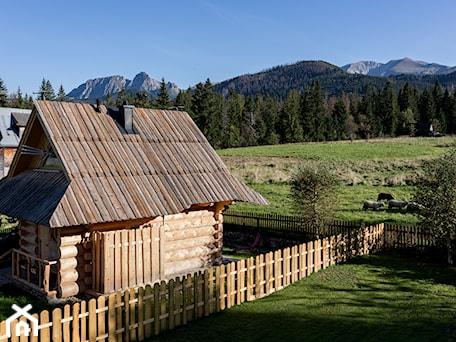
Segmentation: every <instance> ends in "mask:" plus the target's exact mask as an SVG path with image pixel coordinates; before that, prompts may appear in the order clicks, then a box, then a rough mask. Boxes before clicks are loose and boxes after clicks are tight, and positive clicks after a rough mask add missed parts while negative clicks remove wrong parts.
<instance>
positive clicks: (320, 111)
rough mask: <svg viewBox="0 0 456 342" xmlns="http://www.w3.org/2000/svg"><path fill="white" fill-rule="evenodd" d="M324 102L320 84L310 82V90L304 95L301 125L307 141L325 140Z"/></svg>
mask: <svg viewBox="0 0 456 342" xmlns="http://www.w3.org/2000/svg"><path fill="white" fill-rule="evenodd" d="M325 113H326V108H325V101H324V99H323V94H322V92H321V86H320V82H318V81H314V80H313V81H312V84H311V86H310V89H308V90H306V92H305V94H304V105H303V110H302V119H301V121H302V125H303V128H304V136H305V139H306V140H307V141H324V140H325V123H326V122H327V120H326V117H325Z"/></svg>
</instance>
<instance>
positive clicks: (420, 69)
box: [342, 57, 456, 76]
mask: <svg viewBox="0 0 456 342" xmlns="http://www.w3.org/2000/svg"><path fill="white" fill-rule="evenodd" d="M342 69H343V70H345V71H346V72H348V73H350V74H362V75H370V76H392V75H401V74H411V75H418V76H424V75H442V74H451V73H452V72H455V71H456V67H449V66H446V65H441V64H437V63H427V62H422V61H415V60H413V59H410V58H407V57H405V58H402V59H397V60H392V61H389V62H388V63H384V64H383V63H378V62H373V61H363V62H357V63H352V64H347V65H344V66H342Z"/></svg>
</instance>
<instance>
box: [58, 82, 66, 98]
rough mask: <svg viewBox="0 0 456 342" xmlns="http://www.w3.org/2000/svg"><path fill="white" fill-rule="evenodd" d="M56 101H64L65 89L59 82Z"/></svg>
mask: <svg viewBox="0 0 456 342" xmlns="http://www.w3.org/2000/svg"><path fill="white" fill-rule="evenodd" d="M57 101H61V102H65V101H66V94H65V89H63V85H62V84H61V85H60V87H59V91H58V93H57Z"/></svg>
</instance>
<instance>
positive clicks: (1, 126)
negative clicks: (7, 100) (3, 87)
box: [0, 107, 32, 147]
mask: <svg viewBox="0 0 456 342" xmlns="http://www.w3.org/2000/svg"><path fill="white" fill-rule="evenodd" d="M31 112H32V111H31V110H30V109H19V108H7V107H0V147H17V146H18V145H19V141H20V137H19V135H18V134H16V133H17V131H14V130H13V127H12V126H11V119H12V117H13V115H17V116H18V117H19V116H20V118H21V124H22V123H24V122H25V124H26V123H27V120H28V118H29V117H30V113H31ZM25 124H23V125H22V126H25Z"/></svg>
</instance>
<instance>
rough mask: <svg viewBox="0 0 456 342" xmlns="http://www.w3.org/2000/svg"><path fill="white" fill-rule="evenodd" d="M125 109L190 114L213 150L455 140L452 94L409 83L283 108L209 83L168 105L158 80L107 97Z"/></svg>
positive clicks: (16, 97) (18, 102) (302, 97)
mask: <svg viewBox="0 0 456 342" xmlns="http://www.w3.org/2000/svg"><path fill="white" fill-rule="evenodd" d="M38 98H39V99H47V100H55V101H66V100H67V99H66V97H65V91H64V89H63V87H62V86H60V88H59V90H58V92H57V94H56V93H55V92H54V90H53V87H52V85H51V83H50V82H49V81H48V80H45V79H43V81H42V84H41V86H40V90H39V92H38ZM124 101H128V102H129V103H130V104H132V105H134V106H136V107H142V108H158V109H171V108H173V109H179V110H184V111H186V112H188V113H189V114H190V116H191V117H192V118H193V120H194V121H195V123H196V124H197V126H198V127H199V128H200V129H201V130H202V132H203V133H204V135H205V136H206V137H207V139H208V140H209V142H210V143H211V144H212V145H213V146H214V147H215V148H230V147H242V146H254V145H274V144H285V143H297V142H318V141H336V140H354V139H369V138H375V137H395V136H400V135H415V134H417V131H416V127H417V124H418V123H426V124H432V125H433V127H434V131H439V132H440V133H442V134H455V133H456V91H454V92H452V93H450V92H449V91H448V90H447V89H444V88H443V87H442V86H441V85H440V84H439V83H438V82H436V83H435V84H434V85H433V86H431V87H428V88H425V89H424V90H423V91H420V90H419V89H418V88H417V87H416V86H412V85H411V84H410V83H408V82H407V83H405V84H404V86H402V87H401V88H400V89H399V91H398V92H396V91H395V90H394V88H393V86H392V84H391V83H390V82H387V83H386V85H385V86H384V87H383V88H379V89H377V88H370V87H369V86H367V87H366V89H364V91H363V95H359V94H357V93H356V92H353V93H351V94H345V93H342V94H341V95H340V96H328V95H327V94H326V93H325V92H324V91H323V90H322V88H321V85H320V82H319V81H318V80H313V81H312V82H311V85H310V86H309V87H308V88H306V89H305V90H304V91H297V90H294V89H292V90H289V91H288V93H287V96H286V97H285V98H284V99H283V100H282V99H279V98H278V97H277V96H270V95H268V94H266V95H260V94H258V95H256V96H253V95H248V96H244V95H243V94H242V93H239V92H236V91H234V90H231V91H230V92H229V94H228V95H227V96H223V95H221V94H219V93H217V92H216V91H215V90H214V86H213V84H212V83H211V81H210V80H209V79H207V80H206V82H201V83H199V84H197V85H196V86H195V87H193V88H188V89H187V90H182V91H180V92H179V94H178V95H177V97H176V98H175V99H174V100H171V99H170V96H169V94H168V91H167V89H166V83H165V80H164V79H162V81H161V84H160V90H159V93H158V95H157V96H152V95H150V94H148V93H145V92H136V93H129V92H126V91H125V89H122V90H121V91H120V92H119V93H118V94H117V95H116V96H115V98H114V97H113V96H111V95H108V96H107V97H106V104H107V105H120V104H122V103H124ZM32 105H33V101H32V97H31V96H28V95H26V96H22V94H21V92H20V89H19V90H18V92H17V93H13V94H12V95H10V96H8V95H7V92H6V87H5V86H4V85H3V82H2V81H1V79H0V106H2V107H7V106H11V107H17V108H31V107H32Z"/></svg>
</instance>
